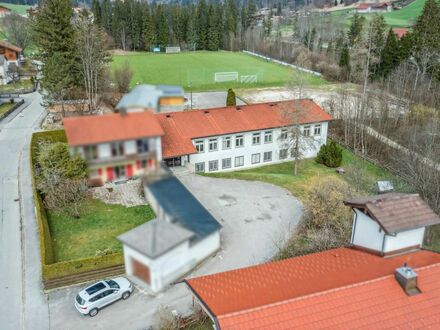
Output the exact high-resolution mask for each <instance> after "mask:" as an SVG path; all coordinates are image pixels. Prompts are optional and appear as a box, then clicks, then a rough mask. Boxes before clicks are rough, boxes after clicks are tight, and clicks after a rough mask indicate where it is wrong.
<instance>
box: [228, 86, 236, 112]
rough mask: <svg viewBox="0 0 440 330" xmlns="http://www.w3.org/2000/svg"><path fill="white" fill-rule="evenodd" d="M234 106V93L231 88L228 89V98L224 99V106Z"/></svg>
mask: <svg viewBox="0 0 440 330" xmlns="http://www.w3.org/2000/svg"><path fill="white" fill-rule="evenodd" d="M233 105H236V100H235V92H234V91H233V90H232V88H229V89H228V96H227V97H226V106H227V107H229V106H233Z"/></svg>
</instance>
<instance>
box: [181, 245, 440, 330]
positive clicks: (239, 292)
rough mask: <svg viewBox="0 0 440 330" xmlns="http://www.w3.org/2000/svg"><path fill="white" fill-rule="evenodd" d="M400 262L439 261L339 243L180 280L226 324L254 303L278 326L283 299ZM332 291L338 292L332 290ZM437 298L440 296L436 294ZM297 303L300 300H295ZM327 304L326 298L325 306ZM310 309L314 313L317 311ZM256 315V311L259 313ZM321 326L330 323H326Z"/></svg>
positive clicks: (357, 279) (423, 254)
mask: <svg viewBox="0 0 440 330" xmlns="http://www.w3.org/2000/svg"><path fill="white" fill-rule="evenodd" d="M404 263H407V264H408V266H410V267H412V268H414V269H416V268H420V267H425V266H428V265H432V264H436V263H440V254H438V253H434V252H429V251H418V252H414V253H411V254H406V255H400V256H395V257H393V258H382V257H379V256H375V255H372V254H369V253H366V252H362V251H359V250H354V249H349V248H339V249H333V250H329V251H325V252H321V253H315V254H310V255H306V256H302V257H296V258H291V259H286V260H282V261H278V262H270V263H267V264H263V265H258V266H253V267H248V268H242V269H237V270H233V271H229V272H224V273H218V274H213V275H208V276H203V277H199V278H192V279H188V280H186V283H187V284H188V286H189V287H190V288H191V290H192V291H193V292H194V293H195V294H196V296H198V297H199V299H200V300H201V301H202V302H203V304H204V305H205V306H206V307H207V308H208V309H209V310H210V312H211V313H212V314H213V315H214V316H216V317H217V318H218V320H228V319H229V321H227V322H226V321H225V322H226V323H225V325H226V328H229V327H232V326H231V324H232V322H236V321H231V320H232V319H235V318H236V319H237V320H238V321H240V318H241V316H240V315H242V314H241V313H243V314H245V313H251V312H253V311H254V310H255V309H261V313H263V314H261V315H264V317H268V318H270V319H271V321H267V322H268V323H266V324H267V325H269V324H270V325H271V326H268V328H271V327H272V328H277V329H279V328H283V327H278V326H275V324H276V323H277V322H278V321H277V320H278V319H277V315H278V314H281V313H287V314H289V311H290V312H291V317H292V315H295V314H294V313H293V311H291V310H290V307H289V306H288V305H286V304H287V303H288V302H290V301H292V300H295V299H296V300H298V301H301V298H304V299H305V298H306V297H309V298H310V299H312V298H311V297H313V296H317V297H318V296H319V295H318V294H319V293H322V292H324V291H328V290H335V289H338V288H342V287H347V286H353V285H358V284H360V283H363V282H367V281H371V280H376V279H378V278H382V277H384V276H389V275H391V274H393V272H394V270H395V269H396V268H398V267H400V266H402V265H403V264H404ZM438 285H440V283H439V284H438ZM438 285H437V286H438ZM399 288H400V287H399ZM378 292H379V293H380V292H381V291H380V290H379V291H378ZM382 293H383V295H384V296H383V297H381V299H382V300H386V299H387V294H386V291H382ZM401 293H402V295H401V296H402V297H404V296H405V294H404V293H403V292H401ZM335 295H336V296H338V295H341V294H340V293H335ZM420 296H421V295H420ZM366 298H368V295H367V296H364V297H362V299H366ZM315 299H316V300H313V299H312V301H311V302H310V304H311V305H313V304H315V303H319V299H320V298H315ZM356 299H357V298H356V297H355V296H350V295H349V296H348V297H346V300H347V301H353V300H356ZM416 299H417V298H416ZM419 299H420V298H419ZM438 299H440V296H439V297H438ZM366 300H368V299H366ZM376 303H377V301H376ZM298 304H301V303H299V302H298ZM327 304H329V301H327ZM324 305H325V304H324ZM274 306H279V307H277V309H276V312H272V311H269V312H268V311H267V310H266V311H264V310H263V309H264V308H269V307H271V308H272V307H273V308H275V307H274ZM331 306H332V303H330V305H329V306H327V308H330V307H331ZM354 307H355V306H354ZM388 307H389V308H390V309H391V308H392V307H393V306H391V305H390V306H388ZM347 308H348V307H347ZM308 311H309V312H312V311H315V312H318V309H314V308H313V307H310V306H309V307H308ZM340 312H342V311H340ZM345 312H346V313H347V314H348V313H350V312H351V311H350V309H347V310H345ZM237 313H238V314H237ZM353 313H355V312H353ZM316 314H318V315H319V313H316ZM370 314H371V312H370ZM234 315H235V316H234ZM261 315H259V317H262V316H261ZM355 315H356V313H355ZM285 316H286V315H285ZM352 316H353V315H352ZM253 319H254V317H253V316H252V317H250V318H248V319H247V321H246V322H248V321H249V320H251V321H249V322H253V321H252V320H253ZM306 321H307V322H308V320H307V318H306V320H305V321H304V322H306ZM228 322H229V323H228ZM261 322H262V321H261ZM305 324H306V323H305ZM260 325H262V327H266V326H264V323H260V321H258V322H257V323H255V324H253V323H248V325H247V326H243V327H240V326H237V327H235V326H234V328H243V329H248V328H257V327H259V326H260ZM318 326H319V325H318ZM327 326H331V325H330V324H327ZM284 327H285V326H284ZM290 328H291V327H290Z"/></svg>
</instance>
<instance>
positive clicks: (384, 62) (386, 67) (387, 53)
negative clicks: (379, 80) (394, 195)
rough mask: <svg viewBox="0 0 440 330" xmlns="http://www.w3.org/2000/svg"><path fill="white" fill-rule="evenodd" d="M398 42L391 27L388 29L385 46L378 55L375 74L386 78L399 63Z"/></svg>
mask: <svg viewBox="0 0 440 330" xmlns="http://www.w3.org/2000/svg"><path fill="white" fill-rule="evenodd" d="M397 50H398V43H397V38H396V35H395V34H394V32H393V29H391V28H390V29H389V31H388V35H387V38H386V41H385V46H384V48H383V49H382V53H381V55H380V63H379V67H378V70H377V73H376V75H377V76H379V77H383V78H386V77H387V76H388V75H389V74H390V73H391V71H392V70H394V69H395V68H396V67H397V65H398V64H399V54H398V51H397Z"/></svg>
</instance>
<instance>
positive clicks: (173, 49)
mask: <svg viewBox="0 0 440 330" xmlns="http://www.w3.org/2000/svg"><path fill="white" fill-rule="evenodd" d="M165 53H167V54H174V53H180V47H179V46H176V47H165Z"/></svg>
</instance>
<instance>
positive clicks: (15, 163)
mask: <svg viewBox="0 0 440 330" xmlns="http://www.w3.org/2000/svg"><path fill="white" fill-rule="evenodd" d="M23 98H24V99H25V103H24V104H23V106H21V107H20V108H19V109H17V110H16V111H14V112H13V113H12V114H10V115H9V116H8V117H6V118H4V119H3V120H2V121H1V122H0V209H1V213H0V306H1V311H0V329H2V330H3V329H4V330H9V329H14V330H15V329H48V327H49V317H48V306H47V299H46V297H45V295H44V294H43V293H42V290H41V268H40V261H39V249H38V235H37V226H36V221H35V213H34V206H33V199H32V186H31V178H30V166H29V142H30V138H31V134H32V132H33V131H34V130H35V129H37V127H38V124H39V121H40V120H41V118H42V115H43V113H44V109H43V108H42V107H41V105H40V103H41V96H40V95H39V94H38V93H32V94H28V95H24V96H23Z"/></svg>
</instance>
